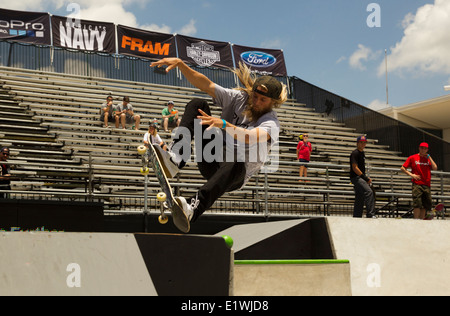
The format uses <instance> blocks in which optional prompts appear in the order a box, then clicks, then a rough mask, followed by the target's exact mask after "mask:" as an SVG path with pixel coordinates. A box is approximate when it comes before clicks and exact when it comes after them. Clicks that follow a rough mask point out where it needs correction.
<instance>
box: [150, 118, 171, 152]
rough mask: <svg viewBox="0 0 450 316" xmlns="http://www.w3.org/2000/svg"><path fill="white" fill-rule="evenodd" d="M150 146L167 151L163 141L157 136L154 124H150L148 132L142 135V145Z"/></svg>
mask: <svg viewBox="0 0 450 316" xmlns="http://www.w3.org/2000/svg"><path fill="white" fill-rule="evenodd" d="M150 144H153V145H158V146H161V148H162V149H164V150H166V151H167V145H166V144H164V142H163V140H162V139H161V137H160V136H159V135H158V129H157V127H156V124H154V123H151V124H150V126H149V127H148V132H147V133H145V135H144V145H145V146H147V147H148V146H150Z"/></svg>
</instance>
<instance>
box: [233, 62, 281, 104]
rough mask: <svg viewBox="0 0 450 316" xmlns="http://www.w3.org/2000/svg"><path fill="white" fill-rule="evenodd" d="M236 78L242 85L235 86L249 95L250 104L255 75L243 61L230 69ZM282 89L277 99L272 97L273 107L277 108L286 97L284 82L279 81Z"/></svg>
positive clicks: (249, 102)
mask: <svg viewBox="0 0 450 316" xmlns="http://www.w3.org/2000/svg"><path fill="white" fill-rule="evenodd" d="M231 71H232V72H233V73H234V74H235V75H236V76H237V77H238V78H239V81H240V82H241V84H242V85H243V87H238V88H236V89H237V90H240V91H244V92H245V93H247V95H248V96H249V98H248V104H249V105H251V104H252V99H253V98H252V95H253V85H254V84H255V81H256V78H257V76H256V75H255V74H254V73H252V71H251V69H250V68H249V67H247V65H245V64H244V63H243V62H241V61H240V62H239V67H238V68H236V69H232V70H231ZM281 85H282V87H283V90H282V92H281V94H280V97H279V98H278V99H276V100H275V99H273V100H274V101H275V104H274V107H275V108H279V107H281V105H282V104H283V103H285V102H286V101H287V99H288V91H287V87H286V85H285V84H283V83H281Z"/></svg>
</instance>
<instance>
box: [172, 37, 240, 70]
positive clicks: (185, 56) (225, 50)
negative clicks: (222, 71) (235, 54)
mask: <svg viewBox="0 0 450 316" xmlns="http://www.w3.org/2000/svg"><path fill="white" fill-rule="evenodd" d="M176 39H177V47H178V57H179V58H181V59H182V60H183V61H185V62H187V63H191V64H197V65H199V66H202V67H224V68H233V58H232V55H231V45H230V43H226V42H216V41H209V40H203V39H198V38H194V37H188V36H183V35H177V36H176Z"/></svg>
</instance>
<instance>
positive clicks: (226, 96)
mask: <svg viewBox="0 0 450 316" xmlns="http://www.w3.org/2000/svg"><path fill="white" fill-rule="evenodd" d="M215 93H216V98H215V99H214V104H215V105H217V106H219V107H221V108H222V115H221V118H222V119H224V120H226V121H227V122H230V123H232V124H233V125H236V126H238V127H242V128H245V129H249V130H251V129H254V128H259V129H260V130H263V131H265V132H266V133H267V134H269V135H270V139H269V140H267V141H264V140H263V141H262V142H261V139H260V142H259V143H258V142H257V140H256V139H255V140H254V141H253V142H252V141H251V140H250V144H245V140H244V139H239V137H238V139H237V140H236V139H235V138H234V136H233V135H230V133H228V132H227V133H225V134H226V135H225V138H226V141H225V142H226V148H227V157H230V159H232V158H231V157H234V158H235V159H236V158H237V159H238V161H245V167H246V176H245V181H244V185H245V184H246V183H247V182H248V181H249V180H250V178H251V177H252V176H253V175H254V174H256V173H258V172H259V171H260V169H261V167H262V166H263V165H264V163H265V162H266V161H267V159H268V158H269V153H270V150H271V149H272V147H273V145H274V144H276V143H278V139H279V133H280V123H279V121H278V117H277V114H276V112H275V111H271V112H268V113H266V114H264V115H263V116H261V117H260V118H259V119H258V120H257V121H254V122H250V121H249V119H248V118H247V117H246V116H244V115H243V112H244V110H245V108H246V107H247V100H248V95H247V93H245V92H243V91H240V90H234V89H225V88H223V87H221V86H219V85H217V84H216V90H215ZM233 150H234V153H237V155H234V154H233ZM227 160H228V159H227Z"/></svg>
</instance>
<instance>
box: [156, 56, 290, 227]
mask: <svg viewBox="0 0 450 316" xmlns="http://www.w3.org/2000/svg"><path fill="white" fill-rule="evenodd" d="M163 66H167V68H166V72H169V71H170V70H172V69H174V68H178V69H179V70H180V71H181V73H182V74H183V75H184V77H185V78H186V79H187V80H188V81H189V82H190V83H191V84H192V85H194V86H195V87H197V88H198V89H200V90H201V91H203V92H205V93H207V94H208V95H210V96H211V97H212V98H213V100H214V103H215V105H217V106H219V107H221V108H222V113H221V116H220V118H219V117H214V116H212V115H211V111H210V108H209V105H208V103H207V101H206V100H204V99H194V100H192V101H191V102H189V103H188V104H187V105H186V108H185V111H184V114H183V117H182V120H181V123H180V128H179V129H178V130H177V132H176V134H175V137H174V140H173V143H172V144H171V146H169V147H170V148H169V151H168V153H167V155H166V156H165V157H164V158H163V161H162V162H161V163H162V164H165V165H166V167H167V168H169V169H175V171H174V172H171V174H174V173H176V172H177V170H179V169H181V168H183V167H184V166H185V165H186V163H187V161H188V160H189V159H190V150H191V141H192V139H193V137H194V135H195V138H196V139H195V142H196V153H197V155H196V156H197V164H198V168H199V170H200V172H201V174H202V176H203V177H204V178H205V179H206V180H207V182H206V183H205V184H204V185H203V186H202V187H201V188H200V189H199V190H198V192H197V193H196V194H195V195H194V196H193V197H192V198H191V199H188V200H186V199H185V198H184V197H177V198H176V199H177V201H178V203H179V204H180V205H181V207H182V208H183V211H184V213H185V214H186V216H187V218H188V219H189V220H190V221H191V222H194V221H195V220H197V219H198V217H199V216H200V215H202V214H203V213H204V212H205V211H206V210H207V209H209V208H210V207H211V206H212V205H213V204H214V202H215V201H216V200H217V199H218V198H220V197H221V196H222V195H223V194H224V193H226V192H231V191H235V190H238V189H240V188H242V187H243V186H244V185H245V184H246V183H247V182H248V180H249V179H250V177H251V176H252V175H254V174H256V173H258V172H259V171H260V169H261V167H262V166H263V165H264V163H265V161H266V159H267V157H268V155H269V151H270V148H271V147H272V146H273V144H275V143H276V142H278V137H279V130H280V124H279V121H278V118H277V115H276V113H275V111H273V109H274V108H277V107H280V106H281V105H282V104H283V103H284V102H285V101H286V99H287V90H286V87H285V85H283V84H281V83H280V82H279V81H278V80H276V79H275V78H273V77H270V76H263V77H259V78H258V79H256V78H255V77H254V76H252V75H251V72H250V69H249V68H248V67H246V66H245V65H243V64H241V65H240V67H239V69H237V70H235V73H236V75H237V76H238V77H239V79H240V81H241V83H242V84H243V87H242V88H238V89H225V88H223V87H221V86H219V85H217V84H215V83H214V82H212V81H211V80H210V79H209V78H207V77H206V76H205V75H203V74H201V73H199V72H197V71H195V70H193V69H191V68H190V67H188V66H187V65H186V64H185V63H184V62H183V61H182V60H180V59H178V58H165V59H162V60H160V61H157V62H154V63H152V64H151V67H163ZM196 124H201V126H200V127H199V125H196ZM213 127H215V128H217V129H213ZM199 129H201V135H198V130H199ZM218 129H220V130H221V132H220V130H218ZM196 131H197V134H195V132H196ZM208 133H209V134H213V135H215V136H209V137H204V136H203V135H206V134H208ZM199 136H200V137H201V138H202V139H201V140H200V141H199V140H198V139H197V138H198V137H199ZM218 138H220V142H221V144H222V146H221V147H220V150H216V151H221V152H214V151H213V152H212V155H214V157H215V158H214V159H212V160H211V159H205V156H204V157H203V159H199V158H198V156H199V155H198V148H197V147H198V146H199V147H200V148H201V149H202V150H204V152H207V150H206V149H208V148H211V144H212V142H214V143H215V144H217V139H218ZM208 146H209V147H208ZM186 148H188V149H189V150H188V151H189V152H188V153H186V150H185V149H186ZM255 151H256V152H257V153H258V155H257V157H256V159H254V158H255V157H254V156H252V155H253V153H254V152H255ZM250 156H252V157H251V158H249V157H250Z"/></svg>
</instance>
